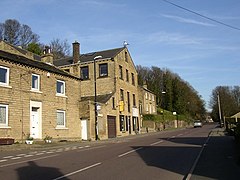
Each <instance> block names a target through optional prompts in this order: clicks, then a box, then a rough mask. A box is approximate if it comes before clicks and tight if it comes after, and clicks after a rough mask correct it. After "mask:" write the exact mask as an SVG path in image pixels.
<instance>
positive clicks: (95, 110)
mask: <svg viewBox="0 0 240 180" xmlns="http://www.w3.org/2000/svg"><path fill="white" fill-rule="evenodd" d="M101 58H102V56H96V57H94V59H93V60H94V61H93V62H94V63H93V66H94V112H95V140H96V141H97V140H98V119H97V116H98V113H97V78H96V60H97V59H101Z"/></svg>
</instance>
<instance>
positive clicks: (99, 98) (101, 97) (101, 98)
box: [81, 93, 113, 103]
mask: <svg viewBox="0 0 240 180" xmlns="http://www.w3.org/2000/svg"><path fill="white" fill-rule="evenodd" d="M112 95H113V93H111V94H103V95H98V96H97V102H99V103H106V102H107V101H108V100H109V99H110V98H111V97H112ZM94 98H95V97H94V96H85V97H81V101H94Z"/></svg>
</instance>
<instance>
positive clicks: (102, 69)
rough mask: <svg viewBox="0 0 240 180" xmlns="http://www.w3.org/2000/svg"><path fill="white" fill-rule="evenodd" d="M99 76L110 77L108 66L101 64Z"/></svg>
mask: <svg viewBox="0 0 240 180" xmlns="http://www.w3.org/2000/svg"><path fill="white" fill-rule="evenodd" d="M99 76H100V77H104V76H108V64H107V63H105V64H99Z"/></svg>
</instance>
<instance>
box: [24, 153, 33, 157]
mask: <svg viewBox="0 0 240 180" xmlns="http://www.w3.org/2000/svg"><path fill="white" fill-rule="evenodd" d="M32 156H33V155H32V154H28V155H26V156H24V157H32Z"/></svg>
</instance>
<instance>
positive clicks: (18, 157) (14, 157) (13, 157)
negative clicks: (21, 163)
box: [11, 157, 21, 160]
mask: <svg viewBox="0 0 240 180" xmlns="http://www.w3.org/2000/svg"><path fill="white" fill-rule="evenodd" d="M11 159H12V160H15V159H21V157H13V158H11Z"/></svg>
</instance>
